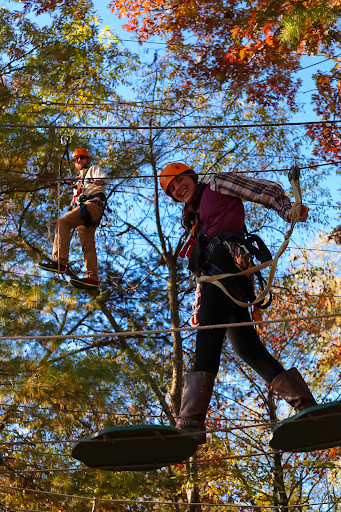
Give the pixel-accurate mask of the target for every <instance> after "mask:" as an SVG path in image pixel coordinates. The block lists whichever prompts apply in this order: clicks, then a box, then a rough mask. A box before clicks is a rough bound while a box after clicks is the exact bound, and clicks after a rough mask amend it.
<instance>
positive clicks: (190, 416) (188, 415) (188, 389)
mask: <svg viewBox="0 0 341 512" xmlns="http://www.w3.org/2000/svg"><path fill="white" fill-rule="evenodd" d="M214 380H215V375H214V374H213V373H208V372H192V373H188V374H187V375H185V377H184V387H183V391H182V397H181V407H180V413H179V417H178V419H177V422H176V428H178V429H179V430H185V431H186V432H193V433H197V434H196V438H197V440H198V444H204V443H206V433H205V431H206V428H205V418H206V413H207V409H208V406H209V404H210V400H211V396H212V392H213V386H214Z"/></svg>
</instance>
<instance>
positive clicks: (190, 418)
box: [160, 163, 317, 444]
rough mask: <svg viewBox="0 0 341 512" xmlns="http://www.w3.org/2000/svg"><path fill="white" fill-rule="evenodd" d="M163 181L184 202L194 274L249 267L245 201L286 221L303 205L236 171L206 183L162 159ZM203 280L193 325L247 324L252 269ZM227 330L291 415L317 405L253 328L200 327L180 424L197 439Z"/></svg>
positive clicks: (265, 182)
mask: <svg viewBox="0 0 341 512" xmlns="http://www.w3.org/2000/svg"><path fill="white" fill-rule="evenodd" d="M160 184H161V187H162V189H163V191H164V192H165V193H166V194H167V195H168V196H169V197H171V198H172V199H173V200H174V201H176V202H182V203H184V209H183V213H182V225H183V227H184V228H186V229H187V230H192V237H191V239H192V242H193V244H194V245H193V247H192V248H191V249H192V251H191V257H190V264H189V269H190V270H191V271H192V272H194V273H195V274H196V275H197V276H202V275H204V276H212V275H217V274H225V273H231V274H236V273H239V272H241V271H243V270H244V269H245V268H246V267H249V266H250V264H251V262H250V254H249V253H248V251H247V250H246V246H245V238H244V218H245V212H244V206H243V202H242V200H247V201H252V202H255V203H259V204H262V205H263V206H265V207H266V208H271V209H273V210H275V211H276V212H277V213H278V215H279V216H280V217H282V219H284V220H285V221H287V222H291V218H292V216H293V212H294V209H295V208H296V210H295V212H297V208H298V206H297V205H298V204H300V202H296V203H295V204H294V205H292V204H291V202H290V200H289V198H288V197H287V196H286V195H285V193H284V190H283V189H282V187H281V186H280V185H279V184H277V183H274V182H271V181H268V180H263V179H255V178H250V177H245V176H241V175H238V174H235V173H218V174H216V175H215V176H214V177H213V178H212V180H211V181H210V183H209V184H205V183H198V176H197V174H196V173H195V172H194V171H193V170H192V169H191V168H190V167H188V166H187V165H186V164H184V163H171V164H169V165H167V166H166V167H165V168H164V169H163V171H162V172H161V174H160ZM308 211H309V209H308V208H307V207H306V206H304V205H301V210H300V213H299V214H298V215H299V217H298V220H299V221H301V222H305V221H306V219H307V217H308ZM187 247H189V246H187ZM199 279H200V278H199ZM202 279H203V281H202V285H201V296H200V301H199V302H200V304H199V309H198V323H197V324H199V325H200V326H203V325H220V324H230V323H242V322H250V315H249V312H248V308H247V307H248V306H249V305H250V303H251V304H257V300H255V299H256V297H255V293H254V287H253V280H252V278H250V276H249V275H245V274H244V275H241V276H235V277H232V278H231V277H223V278H222V279H220V280H219V281H216V283H218V284H217V285H215V284H214V283H213V282H205V277H204V278H202ZM261 302H262V301H261ZM241 304H243V305H241ZM225 336H226V337H227V338H228V340H229V341H230V342H231V344H232V346H233V348H234V350H235V352H236V354H237V355H238V356H239V357H241V358H242V359H243V360H244V361H245V362H246V363H247V364H248V365H249V366H250V367H251V368H253V369H254V370H255V371H256V372H257V373H258V374H259V375H260V376H261V377H262V378H263V379H264V380H265V381H266V382H267V383H269V384H270V385H271V387H272V388H273V389H274V390H275V391H276V392H277V393H278V394H279V395H280V396H281V397H282V398H284V399H285V400H286V401H287V402H288V403H289V404H290V405H291V406H292V407H294V409H295V411H296V413H298V412H300V411H302V410H304V409H306V408H308V407H312V406H315V405H317V404H316V402H315V400H314V397H313V396H312V394H311V392H310V390H309V388H308V387H307V385H306V383H305V381H304V380H303V378H302V376H301V375H300V373H299V372H298V370H297V369H296V368H291V369H289V370H285V369H284V368H283V366H282V365H281V364H280V363H279V362H278V361H276V359H274V357H273V356H272V355H271V354H270V353H269V352H268V351H267V349H266V348H265V346H264V345H263V343H262V342H261V340H260V339H259V337H258V334H257V332H256V330H255V328H254V327H253V326H241V327H230V328H228V329H226V328H219V327H217V328H213V329H207V330H198V331H197V336H196V353H195V362H194V368H193V371H192V372H191V373H188V374H187V375H185V377H184V388H183V394H182V400H181V407H180V413H179V417H178V419H177V423H176V427H177V428H178V429H180V430H184V431H187V432H192V433H195V435H196V437H197V439H198V444H204V443H205V442H206V434H205V417H206V413H207V409H208V406H209V403H210V400H211V396H212V392H213V386H214V380H215V377H216V375H217V373H218V369H219V363H220V354H221V350H222V346H223V342H224V339H225Z"/></svg>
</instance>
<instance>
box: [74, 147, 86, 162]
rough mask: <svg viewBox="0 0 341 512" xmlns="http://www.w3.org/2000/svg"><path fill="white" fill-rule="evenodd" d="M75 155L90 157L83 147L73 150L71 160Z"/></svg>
mask: <svg viewBox="0 0 341 512" xmlns="http://www.w3.org/2000/svg"><path fill="white" fill-rule="evenodd" d="M76 156H87V157H88V158H90V155H89V151H88V150H87V149H85V148H78V149H75V151H74V152H73V154H72V160H74V159H75V158H76Z"/></svg>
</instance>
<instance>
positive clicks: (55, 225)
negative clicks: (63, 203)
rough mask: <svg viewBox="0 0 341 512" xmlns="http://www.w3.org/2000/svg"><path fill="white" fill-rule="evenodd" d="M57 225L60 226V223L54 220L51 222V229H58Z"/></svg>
mask: <svg viewBox="0 0 341 512" xmlns="http://www.w3.org/2000/svg"><path fill="white" fill-rule="evenodd" d="M57 224H58V221H57V220H53V221H52V222H50V226H51V228H55V227H57Z"/></svg>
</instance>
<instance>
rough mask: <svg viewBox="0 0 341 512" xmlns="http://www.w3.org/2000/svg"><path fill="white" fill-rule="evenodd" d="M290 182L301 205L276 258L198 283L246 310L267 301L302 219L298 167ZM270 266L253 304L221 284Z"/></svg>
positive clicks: (294, 170)
mask: <svg viewBox="0 0 341 512" xmlns="http://www.w3.org/2000/svg"><path fill="white" fill-rule="evenodd" d="M289 181H290V184H291V186H292V189H293V192H294V195H295V199H296V201H297V202H298V203H299V204H297V205H296V206H295V207H294V208H292V210H291V219H290V228H289V231H287V232H286V233H285V235H284V242H283V243H282V245H281V247H280V248H279V250H278V252H277V254H276V256H275V257H274V258H273V259H272V260H269V261H266V262H264V263H260V264H259V265H256V266H252V267H249V268H247V269H246V270H243V271H242V272H238V273H236V274H231V273H228V274H217V275H215V276H200V277H198V278H197V282H198V283H212V284H214V285H215V286H217V287H218V288H220V289H221V290H222V291H223V292H224V293H225V294H226V295H227V296H228V297H229V298H230V299H232V300H233V302H235V303H236V304H237V305H238V306H241V307H244V308H248V307H250V306H254V305H257V304H259V303H260V302H261V301H263V299H265V297H266V296H267V294H268V293H269V291H270V290H271V287H272V282H273V280H274V277H275V273H276V269H277V264H278V260H279V258H280V257H281V256H282V254H283V253H284V251H285V249H286V248H287V246H288V244H289V241H290V237H291V235H292V232H293V230H294V227H295V224H296V223H297V222H298V219H299V218H300V215H301V203H302V192H301V186H300V183H299V169H298V167H296V166H293V167H292V168H291V171H290V172H289ZM270 265H271V267H270V271H269V276H268V279H267V283H266V286H265V288H264V290H263V291H262V292H261V293H260V294H259V295H258V297H256V299H255V300H254V301H253V302H242V301H240V300H238V299H236V298H235V297H233V296H232V295H231V294H230V293H229V292H228V291H227V289H226V288H225V286H224V285H223V284H222V283H220V280H221V279H225V278H227V277H237V276H248V275H250V274H254V273H255V272H258V271H260V270H262V269H263V268H266V267H269V266H270Z"/></svg>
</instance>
